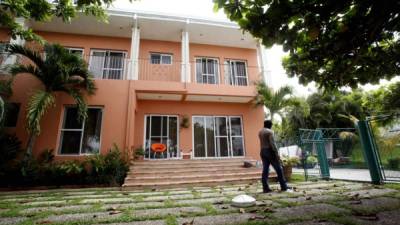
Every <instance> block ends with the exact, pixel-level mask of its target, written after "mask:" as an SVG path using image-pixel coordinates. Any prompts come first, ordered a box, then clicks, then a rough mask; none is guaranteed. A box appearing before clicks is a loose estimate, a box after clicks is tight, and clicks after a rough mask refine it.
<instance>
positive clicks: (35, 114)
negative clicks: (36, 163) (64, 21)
mask: <svg viewBox="0 0 400 225" xmlns="http://www.w3.org/2000/svg"><path fill="white" fill-rule="evenodd" d="M7 51H8V52H9V53H10V54H14V55H21V56H24V57H25V58H27V59H29V60H30V61H31V62H32V64H22V63H17V64H15V65H13V66H12V67H11V69H10V72H11V74H12V75H13V76H16V75H30V76H34V77H36V78H37V79H38V80H39V81H40V82H41V83H42V84H43V86H44V88H43V90H36V91H35V92H34V93H33V95H32V96H31V97H30V99H29V102H28V104H27V114H26V119H27V130H28V132H29V133H30V135H31V136H30V138H29V141H28V146H27V155H31V154H32V148H33V144H34V140H35V138H34V137H35V136H37V135H39V134H40V121H41V119H42V117H43V116H44V115H45V113H46V112H47V111H48V109H49V108H51V107H54V106H55V96H54V92H64V93H66V94H68V95H70V96H71V97H72V98H73V99H74V100H75V102H76V104H77V106H78V111H79V117H78V118H77V119H78V120H79V119H80V120H83V119H85V118H86V117H87V105H86V101H85V99H84V97H83V92H86V93H87V94H89V95H92V94H94V92H95V90H96V87H95V84H94V81H93V79H92V75H91V74H90V73H89V70H88V67H87V65H86V62H85V61H84V60H83V59H82V58H80V57H79V56H77V55H75V54H72V53H70V52H69V51H67V50H66V49H65V48H64V47H62V46H61V45H58V44H46V45H45V46H44V53H45V55H46V57H42V56H41V54H40V52H38V51H34V50H32V49H30V48H28V47H24V46H20V45H9V46H8V47H7Z"/></svg>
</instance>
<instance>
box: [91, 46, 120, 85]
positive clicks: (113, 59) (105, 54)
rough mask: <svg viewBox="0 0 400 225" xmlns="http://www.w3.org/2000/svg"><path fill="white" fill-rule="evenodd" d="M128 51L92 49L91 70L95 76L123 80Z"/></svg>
mask: <svg viewBox="0 0 400 225" xmlns="http://www.w3.org/2000/svg"><path fill="white" fill-rule="evenodd" d="M125 57H126V52H122V51H113V50H91V52H90V60H89V70H90V72H92V73H93V75H94V77H95V78H100V79H115V80H121V79H123V78H124V72H125Z"/></svg>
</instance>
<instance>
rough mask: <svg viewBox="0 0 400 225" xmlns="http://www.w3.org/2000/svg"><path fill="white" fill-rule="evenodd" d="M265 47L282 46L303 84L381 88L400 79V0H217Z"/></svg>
mask: <svg viewBox="0 0 400 225" xmlns="http://www.w3.org/2000/svg"><path fill="white" fill-rule="evenodd" d="M214 2H215V7H216V9H218V8H223V9H224V11H225V13H226V14H227V16H228V17H229V18H230V19H231V20H232V21H236V22H237V23H238V24H239V26H240V27H241V28H242V29H243V30H245V31H248V32H250V33H251V34H252V35H253V36H254V37H257V38H259V39H261V41H262V43H263V44H264V45H265V46H266V47H271V46H272V45H273V44H280V45H283V48H284V50H285V51H289V55H288V57H287V58H285V59H284V62H283V65H284V67H285V69H286V71H287V73H288V74H289V76H291V77H293V76H297V77H299V81H300V83H302V84H307V83H309V82H311V81H315V82H317V83H318V84H319V85H320V86H323V87H326V88H336V87H341V86H350V87H356V86H357V85H358V84H366V83H378V82H379V79H381V78H386V79H390V78H392V77H394V76H395V75H398V74H400V61H399V59H400V40H399V33H398V32H399V31H400V15H399V12H400V1H398V0H385V1H376V0H353V1H347V0H293V1H288V0H214Z"/></svg>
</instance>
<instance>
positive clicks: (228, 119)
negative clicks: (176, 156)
mask: <svg viewBox="0 0 400 225" xmlns="http://www.w3.org/2000/svg"><path fill="white" fill-rule="evenodd" d="M207 117H211V118H213V120H214V151H215V154H214V155H215V156H212V157H208V147H207V143H206V142H205V146H204V151H205V154H204V155H205V156H204V157H196V156H195V151H194V147H195V140H194V122H193V121H194V118H201V119H203V120H204V122H205V119H206V118H207ZM221 117H222V118H225V119H226V122H225V123H226V128H227V134H226V135H216V129H217V124H216V118H221ZM231 118H240V127H241V135H234V136H233V135H232V126H231ZM191 123H192V149H193V150H192V158H193V159H207V158H208V159H220V158H245V157H246V145H245V137H244V133H243V129H244V128H243V126H244V125H243V118H242V116H228V115H192V121H191ZM204 132H206V131H205V129H204ZM235 137H241V138H242V146H243V155H241V156H234V155H233V149H232V146H233V144H232V138H235ZM218 138H226V140H227V145H228V156H220V154H221V152H218V150H217V139H218ZM205 141H207V137H206V135H205Z"/></svg>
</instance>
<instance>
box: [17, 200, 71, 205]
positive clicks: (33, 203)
mask: <svg viewBox="0 0 400 225" xmlns="http://www.w3.org/2000/svg"><path fill="white" fill-rule="evenodd" d="M65 203H67V201H66V200H57V201H39V202H26V203H22V205H25V206H39V205H43V206H45V205H61V204H65Z"/></svg>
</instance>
